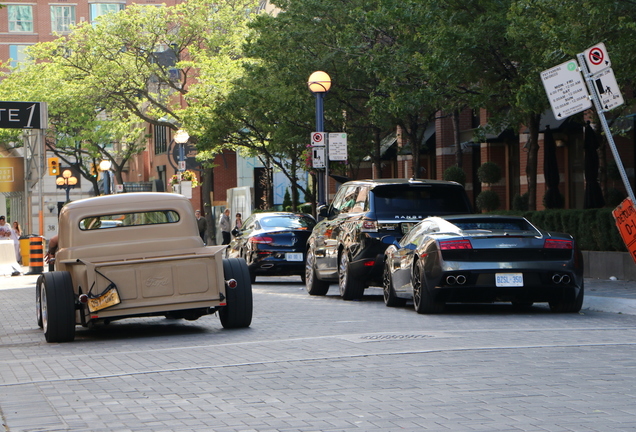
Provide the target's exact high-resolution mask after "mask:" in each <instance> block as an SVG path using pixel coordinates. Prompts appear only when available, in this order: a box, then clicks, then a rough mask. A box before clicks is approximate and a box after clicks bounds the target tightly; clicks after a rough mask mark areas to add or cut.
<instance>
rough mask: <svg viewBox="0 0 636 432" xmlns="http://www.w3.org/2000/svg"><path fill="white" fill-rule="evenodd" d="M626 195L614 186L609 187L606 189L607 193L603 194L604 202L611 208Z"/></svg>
mask: <svg viewBox="0 0 636 432" xmlns="http://www.w3.org/2000/svg"><path fill="white" fill-rule="evenodd" d="M626 197H627V196H626V195H625V194H624V193H623V192H621V191H620V190H618V189H616V188H609V189H608V190H607V194H606V195H605V203H606V204H607V205H608V206H609V207H612V208H613V207H616V206H617V205H619V204H620V203H622V202H623V200H624V199H625V198H626Z"/></svg>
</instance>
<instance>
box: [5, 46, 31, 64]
mask: <svg viewBox="0 0 636 432" xmlns="http://www.w3.org/2000/svg"><path fill="white" fill-rule="evenodd" d="M28 46H29V45H9V57H11V67H16V66H20V64H21V63H26V62H27V61H29V59H30V58H29V56H28V55H27V53H26V52H25V49H26V48H27V47H28Z"/></svg>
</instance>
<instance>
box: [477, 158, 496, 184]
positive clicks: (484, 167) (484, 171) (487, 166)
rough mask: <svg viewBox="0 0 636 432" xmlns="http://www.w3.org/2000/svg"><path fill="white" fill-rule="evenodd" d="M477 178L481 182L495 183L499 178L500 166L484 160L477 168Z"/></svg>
mask: <svg viewBox="0 0 636 432" xmlns="http://www.w3.org/2000/svg"><path fill="white" fill-rule="evenodd" d="M477 178H479V181H480V182H482V183H487V184H495V183H497V182H499V180H501V168H500V167H499V165H497V164H496V163H494V162H484V163H483V164H481V166H480V167H479V168H477Z"/></svg>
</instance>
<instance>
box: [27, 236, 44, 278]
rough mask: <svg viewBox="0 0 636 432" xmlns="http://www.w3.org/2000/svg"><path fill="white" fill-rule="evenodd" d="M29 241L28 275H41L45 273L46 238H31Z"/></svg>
mask: <svg viewBox="0 0 636 432" xmlns="http://www.w3.org/2000/svg"><path fill="white" fill-rule="evenodd" d="M29 240H30V241H31V242H30V245H31V247H30V248H29V273H28V274H40V273H42V272H43V271H44V237H31V238H30V239H29Z"/></svg>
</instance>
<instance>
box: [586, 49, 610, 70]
mask: <svg viewBox="0 0 636 432" xmlns="http://www.w3.org/2000/svg"><path fill="white" fill-rule="evenodd" d="M583 55H584V56H585V63H587V68H588V69H589V71H590V73H591V74H592V75H594V74H596V73H598V72H600V71H602V70H604V69H607V68H608V67H610V66H612V62H610V59H609V55H608V54H607V49H606V48H605V44H604V43H603V42H601V43H600V44H596V45H594V46H593V47H590V48H588V49H586V50H585V51H584V52H583Z"/></svg>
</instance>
